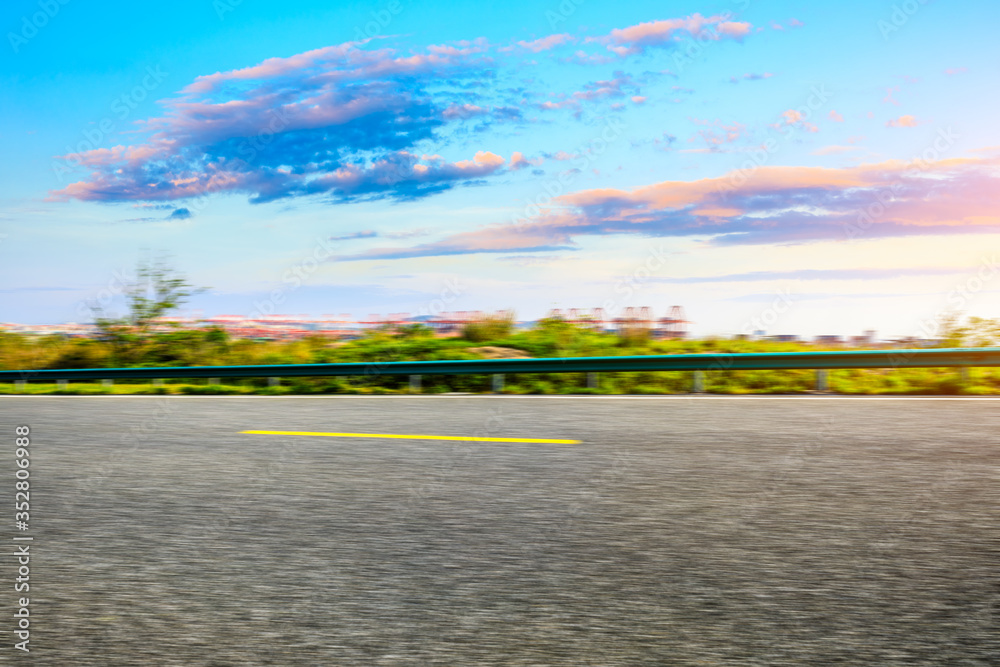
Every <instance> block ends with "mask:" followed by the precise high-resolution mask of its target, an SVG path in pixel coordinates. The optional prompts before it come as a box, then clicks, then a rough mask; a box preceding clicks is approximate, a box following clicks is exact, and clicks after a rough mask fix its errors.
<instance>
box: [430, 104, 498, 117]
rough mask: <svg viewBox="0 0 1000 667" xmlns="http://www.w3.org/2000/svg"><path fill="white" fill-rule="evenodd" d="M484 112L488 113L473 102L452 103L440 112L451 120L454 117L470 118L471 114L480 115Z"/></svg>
mask: <svg viewBox="0 0 1000 667" xmlns="http://www.w3.org/2000/svg"><path fill="white" fill-rule="evenodd" d="M485 113H488V112H487V110H486V109H484V108H483V107H480V106H476V105H475V104H453V105H451V106H450V107H448V108H447V109H445V110H444V111H443V112H441V116H442V117H444V118H447V119H448V120H452V119H455V118H472V117H473V116H481V115H483V114H485Z"/></svg>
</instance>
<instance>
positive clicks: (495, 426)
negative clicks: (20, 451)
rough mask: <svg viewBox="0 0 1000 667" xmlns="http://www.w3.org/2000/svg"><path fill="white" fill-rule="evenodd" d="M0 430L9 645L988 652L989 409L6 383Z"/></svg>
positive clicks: (992, 613) (923, 402) (133, 649)
mask: <svg viewBox="0 0 1000 667" xmlns="http://www.w3.org/2000/svg"><path fill="white" fill-rule="evenodd" d="M0 423H2V427H3V433H6V434H7V435H6V436H5V437H6V438H7V441H8V445H7V446H6V447H5V448H4V451H5V452H7V453H5V454H3V455H2V457H3V458H2V459H0V471H5V473H4V474H3V475H0V476H2V478H3V479H5V480H7V482H6V484H7V486H8V487H9V488H7V489H2V490H0V492H2V493H3V494H4V495H7V496H9V497H10V499H11V500H12V499H13V498H12V497H13V494H14V488H13V484H14V477H13V471H14V465H13V458H14V456H13V449H14V427H15V425H17V424H27V425H30V427H31V429H32V433H31V438H32V444H31V445H30V447H31V450H32V459H31V468H30V470H31V478H30V479H31V524H30V526H31V527H30V530H29V531H28V532H27V533H25V534H30V536H32V537H33V541H32V543H31V544H32V547H31V553H32V559H31V591H30V596H31V614H32V615H31V620H32V624H31V630H32V632H31V643H30V647H31V654H30V657H27V658H26V657H25V656H20V655H15V653H17V652H15V651H14V650H13V649H12V647H11V644H12V642H13V640H10V639H4V641H5V643H6V645H5V646H4V647H3V651H2V654H3V655H4V656H5V657H4V659H3V660H0V662H5V661H6V658H13V659H14V660H15V661H16V662H21V661H22V660H21V659H23V661H24V662H25V663H27V662H28V661H29V660H30V662H31V663H32V664H43V665H60V666H64V665H300V664H301V665H338V666H339V665H366V666H367V665H573V666H580V665H818V664H824V665H829V664H833V665H837V664H842V665H869V664H870V665H996V664H1000V657H998V656H1000V567H998V564H1000V484H998V482H1000V476H998V472H1000V449H998V437H1000V435H998V434H1000V401H996V400H975V399H970V400H947V399H824V398H812V397H807V398H799V399H790V398H789V399H783V398H760V399H753V398H719V399H711V398H705V399H701V398H660V397H654V398H636V399H627V398H603V397H578V398H564V397H495V396H470V397H354V396H331V397H315V398H306V397H300V398H293V397H287V398H286V397H153V396H150V397H127V396H123V397H90V398H88V397H69V396H68V397H3V398H0ZM245 430H278V431H309V432H348V433H373V434H402V435H448V436H461V437H469V436H472V437H481V438H482V437H490V438H533V439H555V440H577V441H579V442H578V443H575V444H574V443H519V442H483V441H474V442H468V441H460V440H459V441H454V440H453V441H437V440H426V439H424V440H408V439H398V438H397V439H384V438H356V437H324V436H284V435H267V434H243V433H241V431H245ZM9 511H10V514H11V516H9V517H6V518H4V519H3V525H2V527H0V528H2V533H0V534H2V535H3V536H4V539H5V540H6V542H7V544H8V545H9V544H12V542H11V539H12V538H13V537H15V536H17V535H18V533H17V531H15V530H14V524H13V519H14V517H13V508H12V507H11V508H10V510H9ZM3 572H4V575H3V577H4V579H5V580H6V581H4V582H0V590H3V591H5V593H4V594H3V599H0V606H2V607H3V608H5V609H13V605H14V604H16V596H15V594H14V593H13V592H12V581H13V578H14V576H15V575H14V572H15V569H14V566H13V565H11V564H5V567H4V569H3ZM5 616H7V615H5ZM12 629H13V620H12V619H11V618H10V617H8V618H7V620H4V621H0V630H2V631H3V632H2V633H0V637H3V638H8V637H11V636H12V635H11V634H10V633H9V631H10V630H12ZM12 664H13V662H12Z"/></svg>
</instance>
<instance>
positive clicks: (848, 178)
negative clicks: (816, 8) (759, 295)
mask: <svg viewBox="0 0 1000 667" xmlns="http://www.w3.org/2000/svg"><path fill="white" fill-rule="evenodd" d="M998 167H1000V156H995V157H992V158H955V159H948V160H939V161H936V162H923V161H915V162H904V161H900V160H890V161H886V162H881V163H876V164H864V165H860V166H856V167H850V168H844V169H829V168H819V167H769V166H762V167H758V168H756V169H748V170H736V171H733V172H730V173H729V174H726V175H724V176H721V177H718V178H705V179H700V180H695V181H663V182H660V183H655V184H652V185H648V186H644V187H639V188H635V189H631V190H621V189H615V188H600V189H592V190H582V191H578V192H575V193H571V194H567V195H563V196H561V197H558V198H557V199H556V201H555V206H553V207H552V208H550V209H548V210H544V211H542V213H541V214H540V215H539V216H537V217H536V218H533V219H531V220H526V221H521V222H519V223H517V224H506V225H491V226H489V227H485V228H481V229H478V230H473V231H469V232H464V233H461V234H455V235H453V236H450V237H448V238H446V239H443V240H442V241H439V242H437V243H434V244H425V245H423V246H416V247H413V248H407V249H399V248H395V249H385V250H374V251H371V252H369V253H367V254H366V255H364V256H352V257H347V258H344V259H372V258H387V257H417V256H427V255H438V254H460V253H477V252H504V251H525V250H550V249H552V248H554V247H572V245H573V244H574V238H576V237H581V236H593V235H603V234H637V235H642V236H646V237H670V236H707V237H710V238H711V239H713V242H714V243H717V244H731V243H787V242H805V241H822V240H845V239H848V238H853V236H852V235H858V234H864V235H865V236H866V237H869V238H879V237H883V238H884V237H888V236H905V235H919V234H937V235H942V234H955V233H969V232H978V233H996V232H998V231H1000V175H998V174H1000V171H998ZM887 201H888V202H889V203H886V202H887ZM802 202H809V209H810V210H808V211H805V210H801V207H802Z"/></svg>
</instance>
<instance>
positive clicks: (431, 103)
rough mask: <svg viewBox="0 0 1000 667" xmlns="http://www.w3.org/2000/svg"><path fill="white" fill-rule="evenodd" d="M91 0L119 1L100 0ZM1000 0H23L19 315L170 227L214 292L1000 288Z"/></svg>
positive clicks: (11, 132)
mask: <svg viewBox="0 0 1000 667" xmlns="http://www.w3.org/2000/svg"><path fill="white" fill-rule="evenodd" d="M95 5H99V6H95ZM998 19H1000V5H998V4H997V3H995V2H990V1H987V0H979V1H971V0H953V1H951V2H947V3H946V2H941V1H940V0H937V1H935V0H907V1H903V2H900V1H895V2H883V1H881V0H874V1H873V0H866V1H860V0H858V1H851V0H847V1H842V2H836V3H815V2H790V1H789V2H781V1H778V0H773V1H765V0H732V1H721V2H687V1H680V2H670V3H664V2H627V3H622V2H614V3H612V2H600V1H598V0H562V1H561V2H556V1H552V2H546V1H545V0H542V1H541V2H539V1H537V0H535V1H532V2H527V1H526V2H519V1H516V0H515V1H508V2H504V3H455V2H431V1H430V0H376V1H374V2H352V3H330V2H310V1H307V0H303V1H299V2H295V3H273V2H265V1H264V0H174V1H173V2H170V3H134V2H128V3H126V2H114V1H107V2H102V3H87V2H83V1H82V0H35V1H34V2H29V1H24V2H22V1H19V0H9V1H8V2H6V3H4V6H3V8H2V9H0V27H2V30H3V33H4V40H3V42H4V43H3V44H0V54H2V55H0V147H2V149H0V150H2V155H3V157H4V159H3V160H2V161H0V258H2V260H3V261H2V264H0V277H2V282H0V304H2V307H0V321H6V322H21V323H32V324H41V323H62V322H86V321H89V318H90V313H91V309H90V307H91V306H94V305H98V306H101V307H103V308H105V310H107V311H110V312H114V310H115V309H116V308H118V309H120V308H121V307H122V300H121V291H122V287H121V286H122V285H123V284H124V283H126V282H128V280H129V279H130V278H131V277H133V276H134V270H135V267H136V265H137V262H139V261H140V260H143V259H144V258H145V259H148V258H153V257H157V256H162V257H167V258H168V259H169V261H170V263H171V264H172V265H173V266H174V267H175V268H176V269H177V271H178V272H180V273H181V274H183V275H184V276H185V277H186V278H187V279H188V280H189V281H190V282H191V283H192V284H194V285H196V286H202V287H205V288H206V289H205V291H203V292H202V293H200V294H198V295H196V296H195V297H194V298H192V300H191V301H190V303H189V304H188V305H187V306H186V307H185V311H184V312H185V313H187V314H194V315H199V314H200V315H204V316H210V315H221V314H236V315H245V316H258V315H264V314H274V313H282V314H291V315H299V314H304V315H309V316H316V317H319V316H324V315H330V314H333V315H339V314H346V313H349V314H352V315H353V316H354V317H356V318H358V319H362V318H367V317H368V316H370V315H371V314H389V313H408V314H410V315H414V316H417V315H435V314H441V313H443V312H452V311H463V310H464V311H470V310H482V311H495V310H500V309H513V310H515V311H516V313H517V316H518V318H519V319H522V320H531V319H536V318H538V317H542V316H544V315H545V314H546V313H547V312H548V311H549V310H550V309H552V308H561V309H569V308H580V309H591V308H596V307H601V308H603V309H604V311H605V313H606V314H607V315H609V316H615V315H621V314H622V311H623V309H624V308H626V307H629V306H648V307H650V308H651V309H652V311H653V312H654V313H655V314H656V315H657V316H663V315H666V314H667V311H668V310H669V308H670V307H671V306H674V305H680V306H682V307H683V308H684V309H685V312H686V314H687V317H688V319H689V320H691V325H690V328H691V332H692V334H694V335H697V336H706V335H731V334H735V333H748V332H750V331H757V330H763V331H766V332H767V333H771V334H782V333H791V334H799V335H804V336H814V335H819V334H836V335H857V334H860V333H861V332H862V331H864V330H876V331H877V332H878V335H879V336H880V337H883V338H888V337H897V336H922V337H933V335H934V334H935V333H936V332H938V331H939V328H940V324H941V323H942V322H943V321H944V319H945V317H946V316H947V315H949V314H951V313H960V314H967V315H976V316H981V317H1000V270H998V269H1000V257H998V250H1000V243H998V241H1000V207H998V205H1000V187H998V186H1000V125H998V123H997V114H996V107H997V101H998V99H997V97H998V92H997V91H998V86H997V74H998V64H1000V47H998V44H997V40H996V38H995V35H994V32H995V26H996V25H997V24H998Z"/></svg>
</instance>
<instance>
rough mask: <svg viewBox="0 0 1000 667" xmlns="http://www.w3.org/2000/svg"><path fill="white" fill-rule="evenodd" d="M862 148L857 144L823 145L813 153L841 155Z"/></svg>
mask: <svg viewBox="0 0 1000 667" xmlns="http://www.w3.org/2000/svg"><path fill="white" fill-rule="evenodd" d="M859 150H861V149H860V148H859V147H857V146H823V147H822V148H818V149H816V150H814V151H813V152H812V154H813V155H839V154H840V153H850V152H853V151H859Z"/></svg>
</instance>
